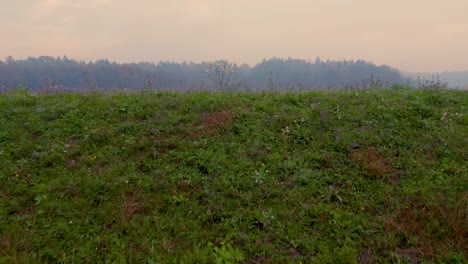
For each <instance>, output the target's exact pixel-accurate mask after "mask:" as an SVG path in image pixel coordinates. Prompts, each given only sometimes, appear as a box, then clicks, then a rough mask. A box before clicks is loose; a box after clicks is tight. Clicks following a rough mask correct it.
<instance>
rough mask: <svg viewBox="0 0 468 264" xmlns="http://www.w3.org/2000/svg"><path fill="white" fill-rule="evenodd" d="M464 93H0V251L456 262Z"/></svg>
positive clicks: (461, 215) (99, 257) (465, 215)
mask: <svg viewBox="0 0 468 264" xmlns="http://www.w3.org/2000/svg"><path fill="white" fill-rule="evenodd" d="M467 106H468V93H467V92H466V91H446V90H441V91H430V90H417V91H415V90H370V91H312V92H262V93H207V92H196V93H159V92H139V93H92V94H48V95H47V94H46V95H33V94H30V93H28V92H27V91H25V90H16V91H12V92H10V93H6V94H1V95H0V126H1V130H0V263H102V262H109V263H110V262H114V263H125V262H127V263H236V262H245V263H301V262H302V263H376V262H393V263H417V262H419V261H425V263H431V262H439V263H466V262H467V261H468V259H467V255H468V241H467V238H468V226H467V224H466V223H467V222H468V193H467V190H468V176H467V175H468V170H467V160H468V148H467V146H468V126H467V123H468V118H467V115H468V111H467V110H468V109H467Z"/></svg>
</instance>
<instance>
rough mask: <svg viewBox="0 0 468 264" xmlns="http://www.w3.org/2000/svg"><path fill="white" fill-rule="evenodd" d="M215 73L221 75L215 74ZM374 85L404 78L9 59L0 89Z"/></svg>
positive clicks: (358, 70) (326, 64)
mask: <svg viewBox="0 0 468 264" xmlns="http://www.w3.org/2000/svg"><path fill="white" fill-rule="evenodd" d="M216 67H218V68H216ZM223 67H224V68H223ZM215 70H220V71H221V72H217V73H216V72H214V71H215ZM223 71H225V72H223ZM220 74H224V75H220ZM218 77H222V78H223V79H222V80H220V79H217V78H218ZM376 81H378V83H380V84H382V85H384V84H390V83H404V82H405V78H404V77H403V76H402V75H401V74H400V72H399V71H398V70H396V69H393V68H391V67H389V66H385V65H383V66H377V65H375V64H372V63H369V62H365V61H362V60H357V61H346V60H344V61H329V60H327V61H322V60H321V59H320V58H317V59H316V60H315V61H313V62H312V61H308V60H301V59H291V58H288V59H280V58H271V59H268V60H266V59H264V60H263V61H262V62H260V63H258V64H256V65H255V66H253V67H251V66H249V65H247V64H242V65H237V64H235V63H231V62H227V61H216V62H203V63H193V62H183V63H176V62H159V63H148V62H141V63H123V64H118V63H115V62H110V61H109V60H106V59H101V60H97V61H94V62H91V61H90V62H85V61H76V60H73V59H69V58H67V57H66V56H64V57H57V58H54V57H50V56H40V57H29V58H27V59H25V60H15V59H14V58H12V57H7V58H6V59H5V61H0V83H1V85H2V87H3V88H4V89H12V88H16V87H20V86H23V87H24V86H27V87H29V88H30V89H32V90H38V89H44V88H52V89H60V90H68V89H69V90H79V89H143V88H148V89H155V90H176V91H187V90H219V89H223V90H226V89H235V90H267V89H316V88H340V87H341V88H342V87H349V86H353V87H356V86H361V85H368V84H369V82H376Z"/></svg>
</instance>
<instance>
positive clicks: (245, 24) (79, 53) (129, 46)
mask: <svg viewBox="0 0 468 264" xmlns="http://www.w3.org/2000/svg"><path fill="white" fill-rule="evenodd" d="M0 1H1V2H2V3H1V4H0V6H1V8H0V60H5V58H6V57H7V56H12V57H13V58H15V59H25V58H27V57H37V56H42V55H46V56H54V57H58V56H59V57H62V56H64V55H66V56H67V57H68V58H70V59H75V60H86V61H88V60H92V61H94V60H97V59H109V60H110V61H116V62H121V63H123V62H141V61H145V62H159V61H175V62H182V61H193V62H202V61H213V60H217V59H227V60H229V61H232V62H235V63H238V64H242V63H247V64H249V65H251V66H254V65H255V64H256V63H258V62H261V60H263V59H264V58H266V59H269V58H271V57H278V58H288V57H291V58H299V59H306V60H309V59H310V60H312V61H314V60H315V59H316V58H317V56H319V57H320V58H321V59H322V60H326V59H330V60H344V59H345V60H358V59H362V60H366V61H369V62H373V63H375V64H377V65H382V64H385V65H389V66H391V67H394V68H397V69H400V70H402V71H411V72H441V71H467V70H468V15H467V14H468V0H445V1H441V0H392V1H383V0H132V1H128V0H15V1H8V0H0Z"/></svg>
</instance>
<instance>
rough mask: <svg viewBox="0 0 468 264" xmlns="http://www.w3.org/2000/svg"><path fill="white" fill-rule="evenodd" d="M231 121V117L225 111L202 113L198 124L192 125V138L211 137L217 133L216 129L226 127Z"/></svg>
mask: <svg viewBox="0 0 468 264" xmlns="http://www.w3.org/2000/svg"><path fill="white" fill-rule="evenodd" d="M233 119H234V118H233V117H232V115H231V114H230V113H228V112H226V111H222V112H214V113H203V114H202V115H201V120H200V122H199V123H197V124H195V125H194V132H193V134H192V138H198V137H201V136H210V137H213V136H215V135H216V133H217V132H218V129H220V128H224V127H226V126H227V125H229V124H230V123H231V122H232V121H233Z"/></svg>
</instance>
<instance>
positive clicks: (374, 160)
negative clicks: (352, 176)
mask: <svg viewBox="0 0 468 264" xmlns="http://www.w3.org/2000/svg"><path fill="white" fill-rule="evenodd" d="M349 158H350V159H351V160H352V161H356V162H358V163H360V164H361V165H362V166H363V168H364V173H365V174H366V175H367V176H374V177H382V176H385V175H387V174H388V173H391V172H393V171H394V168H393V167H392V166H391V165H390V162H389V161H388V160H387V159H386V158H385V157H384V156H383V155H382V154H380V153H379V152H378V151H377V150H376V149H375V148H374V147H368V148H365V149H357V150H354V151H352V152H351V153H350V154H349Z"/></svg>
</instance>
